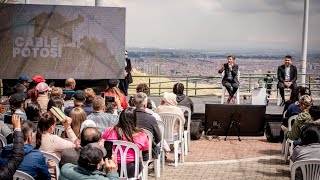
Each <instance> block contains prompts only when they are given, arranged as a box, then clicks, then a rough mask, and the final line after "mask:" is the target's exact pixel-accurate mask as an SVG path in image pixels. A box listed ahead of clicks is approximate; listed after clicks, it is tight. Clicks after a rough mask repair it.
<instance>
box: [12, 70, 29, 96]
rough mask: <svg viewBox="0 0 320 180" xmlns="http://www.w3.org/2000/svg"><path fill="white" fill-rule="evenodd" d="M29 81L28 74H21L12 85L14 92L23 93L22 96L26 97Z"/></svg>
mask: <svg viewBox="0 0 320 180" xmlns="http://www.w3.org/2000/svg"><path fill="white" fill-rule="evenodd" d="M31 82H32V80H31V79H30V78H29V77H28V76H26V75H21V76H20V77H19V79H18V83H17V84H16V85H15V86H14V87H13V89H14V90H15V93H21V94H24V97H25V98H27V91H28V88H29V86H30V83H31Z"/></svg>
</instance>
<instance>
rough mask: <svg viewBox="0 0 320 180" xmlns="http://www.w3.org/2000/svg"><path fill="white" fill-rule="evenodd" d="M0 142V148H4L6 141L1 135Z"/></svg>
mask: <svg viewBox="0 0 320 180" xmlns="http://www.w3.org/2000/svg"><path fill="white" fill-rule="evenodd" d="M0 141H1V144H2V146H1V147H4V146H6V145H7V139H6V138H5V137H4V136H3V135H2V134H0Z"/></svg>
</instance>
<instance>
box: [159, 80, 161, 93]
mask: <svg viewBox="0 0 320 180" xmlns="http://www.w3.org/2000/svg"><path fill="white" fill-rule="evenodd" d="M160 95H161V83H159V96H160Z"/></svg>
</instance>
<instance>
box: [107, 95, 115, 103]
mask: <svg viewBox="0 0 320 180" xmlns="http://www.w3.org/2000/svg"><path fill="white" fill-rule="evenodd" d="M105 99H106V100H105V101H106V103H107V102H114V97H113V96H106V98H105Z"/></svg>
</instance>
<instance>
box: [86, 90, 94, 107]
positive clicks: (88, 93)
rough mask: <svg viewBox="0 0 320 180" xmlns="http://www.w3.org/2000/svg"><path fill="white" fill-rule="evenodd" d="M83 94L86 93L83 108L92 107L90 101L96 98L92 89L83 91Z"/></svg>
mask: <svg viewBox="0 0 320 180" xmlns="http://www.w3.org/2000/svg"><path fill="white" fill-rule="evenodd" d="M84 92H85V93H86V102H85V103H84V104H85V106H90V107H92V100H93V99H94V98H95V97H96V93H95V92H94V91H93V89H92V88H87V89H85V90H84Z"/></svg>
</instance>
